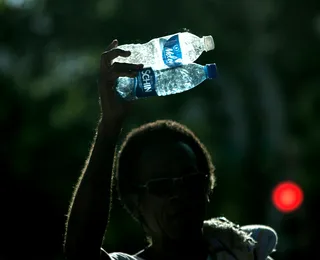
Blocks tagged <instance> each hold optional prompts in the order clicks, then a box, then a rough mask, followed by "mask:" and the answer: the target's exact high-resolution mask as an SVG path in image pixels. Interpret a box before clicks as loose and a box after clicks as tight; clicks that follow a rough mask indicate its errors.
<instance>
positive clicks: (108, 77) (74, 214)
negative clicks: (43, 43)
mask: <svg viewBox="0 0 320 260" xmlns="http://www.w3.org/2000/svg"><path fill="white" fill-rule="evenodd" d="M117 46H118V42H117V41H116V40H114V41H113V42H112V43H111V44H110V46H109V47H108V49H107V51H106V52H104V53H103V54H102V55H101V61H100V81H99V94H100V107H101V120H100V122H99V124H98V127H97V132H96V136H95V138H94V141H93V145H92V148H91V150H90V153H89V156H88V159H87V161H86V164H85V167H84V169H83V171H82V173H81V175H80V177H79V180H78V182H77V185H76V186H75V189H74V192H73V196H72V199H71V202H70V207H69V210H68V215H67V222H66V232H65V240H64V252H65V256H66V258H67V259H68V260H76V259H77V260H78V259H90V260H98V259H100V252H101V251H100V247H101V245H102V243H103V238H104V234H105V232H106V228H107V224H108V220H109V211H110V209H111V194H112V190H111V184H112V167H113V159H114V153H115V147H116V143H117V139H118V136H119V134H120V132H121V128H122V124H123V121H124V119H125V117H126V115H127V112H128V109H129V103H128V102H124V101H122V100H120V98H119V97H118V96H117V95H116V92H115V90H114V87H115V83H116V79H117V78H118V77H120V76H127V77H135V76H136V74H137V71H138V70H139V69H141V68H142V65H133V64H124V63H123V64H121V63H113V64H112V60H113V59H115V58H116V57H117V56H124V57H127V56H129V55H130V53H129V52H126V51H123V50H120V49H117V48H116V47H117Z"/></svg>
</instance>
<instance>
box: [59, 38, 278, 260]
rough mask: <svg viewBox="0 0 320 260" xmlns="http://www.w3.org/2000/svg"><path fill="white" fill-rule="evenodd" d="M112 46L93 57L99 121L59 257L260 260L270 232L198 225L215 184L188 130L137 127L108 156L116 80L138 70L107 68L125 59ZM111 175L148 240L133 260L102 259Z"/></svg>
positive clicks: (119, 121)
mask: <svg viewBox="0 0 320 260" xmlns="http://www.w3.org/2000/svg"><path fill="white" fill-rule="evenodd" d="M117 46H118V42H117V41H116V40H114V41H113V42H112V43H111V44H110V46H109V47H108V49H107V51H106V52H104V53H103V54H102V56H101V63H100V82H99V93H100V102H101V103H100V105H101V112H102V115H101V120H100V122H99V125H98V128H97V134H96V138H95V141H94V145H93V147H92V149H91V152H90V155H89V157H88V160H87V162H86V166H85V168H84V171H83V173H82V175H81V176H80V178H79V182H78V185H76V189H75V191H74V196H73V198H72V201H71V204H70V208H69V212H68V221H67V225H66V229H67V232H66V236H65V254H66V257H67V258H68V259H69V260H73V259H90V260H94V259H97V260H98V259H115V260H116V259H118V260H121V259H131V260H134V259H145V260H158V259H167V260H168V259H186V260H188V259H199V260H206V259H230V260H231V259H232V260H234V259H239V260H241V259H266V258H267V256H268V254H269V253H270V252H272V250H273V248H274V246H275V243H276V236H275V232H274V231H273V230H272V229H270V228H267V227H262V226H259V227H253V226H249V227H247V228H240V227H239V226H236V225H235V224H233V223H232V222H230V221H228V220H226V219H224V218H216V219H212V220H209V221H205V222H204V216H205V210H206V206H207V204H208V202H209V198H210V194H211V192H212V189H213V187H214V185H215V176H214V166H213V164H212V161H211V158H210V155H209V153H208V152H207V149H206V148H205V146H204V145H203V144H202V143H201V142H200V140H199V139H198V138H197V137H196V136H195V135H194V134H193V132H192V131H190V130H189V129H188V128H186V127H185V126H183V125H181V124H179V123H177V122H174V121H170V120H160V121H156V122H152V123H149V124H146V125H143V126H141V127H140V128H137V129H134V130H133V131H131V132H130V133H129V134H128V135H127V137H126V139H125V141H124V142H123V144H122V146H121V147H120V150H119V152H118V153H117V154H115V149H116V144H117V141H118V137H119V134H120V133H121V128H122V125H123V122H124V120H125V118H126V116H127V115H128V113H129V111H130V106H131V104H130V103H128V102H124V101H122V100H120V99H119V97H117V95H116V91H115V85H116V80H117V78H118V77H121V76H126V77H135V76H136V75H137V73H138V71H139V70H140V69H142V67H143V65H142V64H139V65H134V64H125V63H113V59H115V58H116V57H118V56H123V57H127V56H129V55H130V52H127V51H123V50H120V49H117ZM113 174H114V176H115V177H116V181H117V187H118V192H119V195H120V198H121V201H122V202H123V204H124V206H125V207H126V208H127V210H128V211H129V212H130V213H131V215H132V216H133V217H134V218H135V219H136V220H137V221H139V222H140V223H141V225H142V227H143V229H144V231H145V232H146V234H147V236H148V237H149V240H150V244H149V245H148V246H147V247H146V248H145V249H144V250H142V251H140V252H139V253H137V254H135V255H128V254H125V253H107V252H106V251H104V250H103V249H102V248H101V245H102V243H103V237H104V234H105V231H106V228H107V224H108V218H109V211H110V208H111V201H110V198H111V192H112V191H111V187H112V179H113V178H112V175H113ZM261 231H263V232H261ZM250 233H252V235H253V236H250ZM258 233H259V236H260V237H259V239H258V237H257V235H258ZM261 234H262V235H261ZM254 238H257V240H258V241H256V240H255V239H254ZM264 238H272V239H273V240H272V239H271V240H270V239H269V240H270V241H271V242H270V241H268V243H267V244H266V245H267V247H266V246H263V247H261V243H259V242H260V241H261V239H264ZM259 247H260V248H262V249H263V250H262V251H263V252H262V251H261V250H260V249H259ZM258 249H259V250H258Z"/></svg>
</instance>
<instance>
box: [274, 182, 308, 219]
mask: <svg viewBox="0 0 320 260" xmlns="http://www.w3.org/2000/svg"><path fill="white" fill-rule="evenodd" d="M302 201H303V191H302V189H301V188H300V187H299V185H297V184H296V183H294V182H292V181H285V182H281V183H279V184H278V185H277V186H276V187H275V188H274V190H273V192H272V202H273V204H274V206H275V207H276V208H277V209H278V210H279V211H281V212H284V213H289V212H292V211H294V210H296V209H298V208H299V207H300V206H301V204H302Z"/></svg>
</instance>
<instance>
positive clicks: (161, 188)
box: [148, 179, 175, 197]
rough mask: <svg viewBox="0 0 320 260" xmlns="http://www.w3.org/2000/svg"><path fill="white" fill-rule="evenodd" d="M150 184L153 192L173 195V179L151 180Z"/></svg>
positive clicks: (150, 189)
mask: <svg viewBox="0 0 320 260" xmlns="http://www.w3.org/2000/svg"><path fill="white" fill-rule="evenodd" d="M148 186H149V192H150V193H151V194H154V195H156V196H161V197H162V196H167V195H171V194H172V193H173V192H174V189H175V187H174V186H175V185H174V182H173V180H172V179H163V180H156V181H150V182H149V185H148Z"/></svg>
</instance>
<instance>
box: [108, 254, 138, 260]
mask: <svg viewBox="0 0 320 260" xmlns="http://www.w3.org/2000/svg"><path fill="white" fill-rule="evenodd" d="M109 256H110V258H111V259H112V260H143V259H142V258H140V257H138V256H135V255H129V254H126V253H121V252H114V253H111V254H109Z"/></svg>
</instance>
